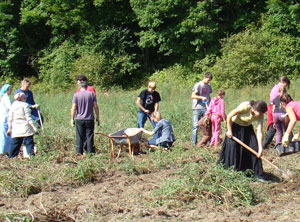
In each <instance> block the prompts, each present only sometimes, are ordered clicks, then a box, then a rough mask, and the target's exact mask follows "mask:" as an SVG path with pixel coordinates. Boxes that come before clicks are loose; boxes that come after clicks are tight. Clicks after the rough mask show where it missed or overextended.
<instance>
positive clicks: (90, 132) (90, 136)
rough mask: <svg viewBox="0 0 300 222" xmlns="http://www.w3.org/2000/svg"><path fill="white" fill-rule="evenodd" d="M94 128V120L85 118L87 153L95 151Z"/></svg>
mask: <svg viewBox="0 0 300 222" xmlns="http://www.w3.org/2000/svg"><path fill="white" fill-rule="evenodd" d="M94 129H95V122H94V120H85V130H86V148H87V152H88V153H95V147H94Z"/></svg>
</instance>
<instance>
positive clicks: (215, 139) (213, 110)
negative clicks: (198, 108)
mask: <svg viewBox="0 0 300 222" xmlns="http://www.w3.org/2000/svg"><path fill="white" fill-rule="evenodd" d="M224 96H225V91H224V90H223V89H220V90H219V91H218V96H217V97H214V98H212V100H211V101H210V103H209V106H208V109H207V112H206V114H205V116H207V118H208V119H210V120H211V123H212V127H213V133H212V138H211V141H210V145H211V146H217V145H219V144H220V143H221V141H220V132H221V122H222V121H225V120H226V115H225V102H224Z"/></svg>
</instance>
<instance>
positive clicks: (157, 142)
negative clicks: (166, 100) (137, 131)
mask: <svg viewBox="0 0 300 222" xmlns="http://www.w3.org/2000/svg"><path fill="white" fill-rule="evenodd" d="M150 118H151V120H152V121H154V122H155V123H156V126H155V128H154V129H153V131H148V130H145V129H142V130H143V132H144V133H146V134H148V135H150V136H153V135H154V134H155V133H156V132H160V133H159V134H160V135H161V136H160V137H159V138H157V139H155V138H153V139H151V140H150V141H149V146H150V147H152V148H156V147H157V146H162V147H163V148H164V150H167V149H169V148H170V147H172V145H173V142H174V141H175V137H174V132H173V128H172V124H171V123H170V122H169V121H168V120H165V119H163V118H162V116H161V114H160V113H159V112H153V113H152V114H151V117H150Z"/></svg>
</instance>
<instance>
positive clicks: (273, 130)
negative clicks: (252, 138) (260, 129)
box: [263, 123, 276, 149]
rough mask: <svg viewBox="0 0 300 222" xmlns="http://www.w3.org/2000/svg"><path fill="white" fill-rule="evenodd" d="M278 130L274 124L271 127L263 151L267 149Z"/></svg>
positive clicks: (264, 141)
mask: <svg viewBox="0 0 300 222" xmlns="http://www.w3.org/2000/svg"><path fill="white" fill-rule="evenodd" d="M275 133H276V129H275V128H274V127H273V123H272V124H271V125H270V126H269V128H268V131H267V133H266V136H265V138H264V140H263V149H266V148H267V146H268V145H269V144H270V143H271V142H272V140H273V138H274V135H275Z"/></svg>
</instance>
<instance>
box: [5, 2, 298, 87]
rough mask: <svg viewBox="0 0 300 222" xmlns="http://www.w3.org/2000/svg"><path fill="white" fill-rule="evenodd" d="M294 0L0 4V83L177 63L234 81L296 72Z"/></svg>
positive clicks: (112, 81)
mask: <svg viewBox="0 0 300 222" xmlns="http://www.w3.org/2000/svg"><path fill="white" fill-rule="evenodd" d="M299 32H300V5H299V2H298V1H297V0H286V1H283V0H282V1H281V0H268V1H257V0H239V1H235V0H226V1H225V0H222V1H221V0H201V1H196V0H93V1H91V0H90V1H88V0H1V1H0V75H1V77H0V78H1V79H2V80H3V79H6V80H7V79H16V78H19V79H20V78H22V77H24V76H27V77H28V76H35V77H36V78H37V79H39V80H41V81H42V82H44V83H47V84H48V85H59V86H61V87H68V86H69V85H70V84H71V83H72V82H73V81H74V77H75V76H76V75H78V74H85V75H86V76H88V78H89V79H90V80H91V83H93V84H98V85H99V86H103V87H108V86H109V87H110V86H113V85H121V86H126V85H128V84H129V83H132V82H137V81H138V80H141V79H143V78H145V77H147V76H148V75H149V74H151V73H153V72H155V71H157V70H161V69H163V68H167V67H172V66H174V65H178V64H181V65H182V66H184V67H185V69H184V70H185V71H186V70H188V72H190V73H202V72H204V71H207V70H209V71H212V72H214V76H215V77H216V80H217V82H218V83H219V84H222V85H224V87H226V86H229V85H230V84H232V83H230V82H229V81H228V78H233V79H234V80H235V81H234V83H233V85H235V86H237V87H239V86H242V85H246V84H247V85H248V84H259V83H266V82H268V81H270V79H274V78H276V77H278V76H281V75H287V76H288V77H290V78H295V77H297V76H299V65H300V53H299V48H300V39H299V36H300V35H299V34H300V33H299Z"/></svg>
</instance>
